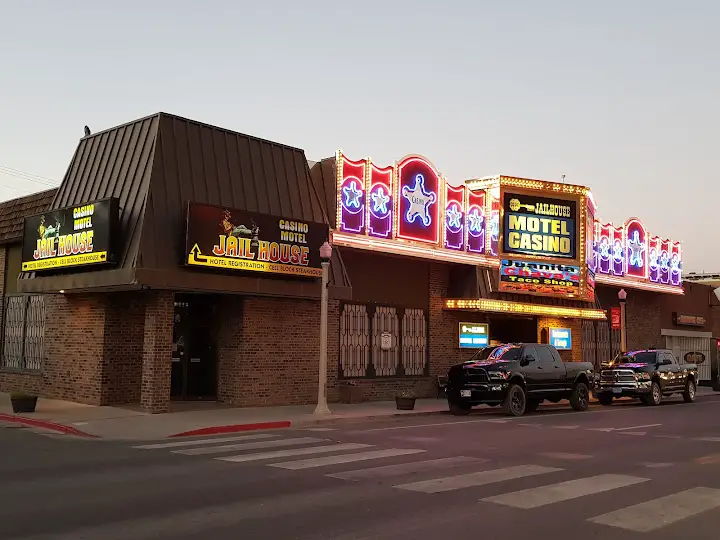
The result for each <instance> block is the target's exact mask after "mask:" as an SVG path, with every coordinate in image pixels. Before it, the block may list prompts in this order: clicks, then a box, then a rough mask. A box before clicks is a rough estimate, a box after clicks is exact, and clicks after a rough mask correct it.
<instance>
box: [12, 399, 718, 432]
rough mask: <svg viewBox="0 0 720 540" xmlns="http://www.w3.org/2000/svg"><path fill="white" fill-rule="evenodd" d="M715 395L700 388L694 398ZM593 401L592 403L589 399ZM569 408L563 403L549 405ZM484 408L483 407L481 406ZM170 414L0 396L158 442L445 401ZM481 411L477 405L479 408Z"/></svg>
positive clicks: (42, 424)
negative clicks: (322, 410)
mask: <svg viewBox="0 0 720 540" xmlns="http://www.w3.org/2000/svg"><path fill="white" fill-rule="evenodd" d="M713 394H714V395H720V393H717V392H713V390H712V389H711V388H708V387H699V388H698V396H708V395H713ZM593 401H595V400H593ZM547 407H548V408H549V407H553V408H564V407H568V404H567V402H560V403H559V404H557V405H548V406H547ZM482 408H486V407H482ZM174 409H175V410H174V412H170V413H167V414H147V413H144V412H142V411H140V410H138V409H137V406H128V407H97V406H93V405H82V404H78V403H71V402H68V401H59V400H53V399H45V398H40V399H39V400H38V405H37V409H36V412H35V413H33V414H13V412H12V408H11V406H10V398H9V396H8V394H2V393H0V426H2V425H3V424H8V425H23V426H27V427H32V428H36V429H41V430H47V431H51V432H56V433H65V434H67V435H75V436H85V437H96V438H102V439H115V440H157V439H164V438H167V437H190V436H199V435H214V434H219V433H234V432H240V431H253V430H260V429H282V428H289V427H306V426H317V425H331V424H338V423H350V422H361V421H365V420H372V419H379V418H382V419H390V418H398V419H399V418H404V417H408V416H420V415H432V414H448V412H447V411H448V409H447V403H446V402H445V400H444V399H419V400H417V402H416V403H415V409H414V410H413V411H398V410H397V408H396V406H395V402H394V401H370V402H365V403H357V404H342V403H332V404H330V410H331V414H330V415H323V416H318V415H315V414H313V413H314V410H315V406H314V405H304V406H288V407H256V408H255V407H254V408H235V407H229V406H227V405H223V404H221V403H214V402H213V403H191V404H188V403H182V404H174ZM478 409H480V407H478Z"/></svg>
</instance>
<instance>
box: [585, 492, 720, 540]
mask: <svg viewBox="0 0 720 540" xmlns="http://www.w3.org/2000/svg"><path fill="white" fill-rule="evenodd" d="M718 507H720V489H711V488H706V487H697V488H693V489H688V490H687V491H681V492H680V493H675V494H674V495H668V496H667V497H661V498H659V499H654V500H651V501H647V502H644V503H640V504H636V505H634V506H628V507H626V508H622V509H621V510H615V511H614V512H610V513H608V514H603V515H601V516H597V517H594V518H590V519H589V520H588V521H590V522H592V523H598V524H600V525H608V526H610V527H617V528H619V529H626V530H629V531H635V532H650V531H654V530H657V529H660V528H661V527H665V526H667V525H670V524H672V523H675V522H676V521H680V520H681V519H685V518H689V517H691V516H695V515H697V514H700V513H702V512H706V511H708V510H712V509H713V508H718Z"/></svg>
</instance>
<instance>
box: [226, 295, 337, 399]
mask: <svg viewBox="0 0 720 540" xmlns="http://www.w3.org/2000/svg"><path fill="white" fill-rule="evenodd" d="M328 320H329V321H330V320H332V317H331V316H330V312H328ZM335 324H336V323H335ZM328 336H330V334H328ZM335 336H337V334H335ZM319 340H320V303H319V302H318V301H316V300H295V299H287V298H268V297H236V298H234V299H228V300H226V311H225V312H224V314H223V318H222V320H221V323H220V328H219V332H218V353H219V354H218V356H219V362H220V364H219V366H220V376H219V388H218V393H219V399H220V400H221V401H225V402H227V403H231V404H233V405H237V406H242V407H260V406H268V405H304V404H311V403H316V402H317V384H318V360H319V355H320V347H319V345H318V343H319ZM335 350H337V348H336V347H335ZM336 356H337V355H336V353H334V352H333V351H332V349H331V348H330V347H329V348H328V375H329V376H331V372H332V371H335V370H333V366H334V365H335V364H334V360H333V358H334V357H336ZM329 378H330V377H329ZM328 386H331V384H329V385H328Z"/></svg>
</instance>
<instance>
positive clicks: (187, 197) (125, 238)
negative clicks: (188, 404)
mask: <svg viewBox="0 0 720 540" xmlns="http://www.w3.org/2000/svg"><path fill="white" fill-rule="evenodd" d="M107 197H117V198H118V199H119V206H120V226H119V229H120V230H119V237H120V242H119V244H118V245H119V251H118V264H117V266H116V267H115V268H113V269H108V270H100V271H81V272H72V273H64V274H62V275H52V276H42V275H39V274H38V275H32V274H24V275H23V276H22V277H21V279H20V281H19V284H18V287H19V290H21V291H23V292H51V291H58V290H60V289H64V290H65V291H66V292H70V291H73V290H75V291H93V290H96V291H101V290H124V289H125V290H126V289H132V288H137V289H139V288H142V287H150V288H164V289H170V290H190V291H205V292H235V293H250V294H252V293H256V294H269V295H278V296H291V297H305V298H314V297H318V296H319V294H320V287H319V284H318V282H317V281H316V280H313V281H308V280H287V279H272V278H271V279H268V278H267V277H256V276H248V275H227V274H216V273H211V272H198V271H196V270H189V269H187V268H185V267H184V266H183V251H184V243H185V239H184V230H185V211H186V203H187V202H188V201H194V202H201V203H207V204H218V205H220V204H222V205H224V206H228V207H231V208H238V209H243V210H248V211H251V212H259V213H264V214H274V215H281V216H285V217H288V218H292V219H298V220H304V221H314V222H318V223H328V218H327V214H328V209H327V207H326V206H325V204H324V203H325V200H321V198H320V197H318V193H317V191H316V188H315V185H314V183H313V181H312V179H311V177H310V169H309V166H308V162H307V159H306V157H305V153H304V151H303V150H301V149H298V148H293V147H290V146H286V145H282V144H279V143H275V142H271V141H267V140H263V139H259V138H256V137H250V136H248V135H243V134H240V133H237V132H234V131H229V130H226V129H222V128H218V127H214V126H210V125H207V124H202V123H200V122H196V121H193V120H188V119H185V118H180V117H178V116H173V115H169V114H166V113H158V114H155V115H153V116H149V117H146V118H142V119H140V120H136V121H134V122H130V123H128V124H125V125H122V126H118V127H115V128H112V129H109V130H106V131H102V132H99V133H95V134H92V135H90V136H88V137H85V138H83V139H81V140H80V143H79V145H78V147H77V150H76V151H75V155H74V156H73V158H72V161H71V162H70V166H69V167H68V170H67V173H66V175H65V178H64V179H63V182H62V184H61V185H60V187H59V189H58V191H57V194H56V195H55V198H54V199H53V201H52V204H51V205H50V209H58V208H63V207H67V206H72V205H76V204H79V203H83V202H87V201H92V200H98V199H103V198H107ZM332 211H333V212H334V208H333V210H332ZM26 215H27V214H26ZM333 251H334V253H333V257H332V260H331V272H330V274H331V275H330V294H331V295H332V296H336V297H343V298H345V297H348V296H349V294H350V283H349V280H348V279H347V273H346V272H345V268H344V266H343V263H342V257H341V255H340V253H339V251H338V250H337V249H335V250H333Z"/></svg>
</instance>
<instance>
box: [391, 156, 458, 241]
mask: <svg viewBox="0 0 720 540" xmlns="http://www.w3.org/2000/svg"><path fill="white" fill-rule="evenodd" d="M396 171H397V173H396V178H397V184H396V185H397V187H396V188H395V189H396V191H395V193H396V197H397V214H396V216H395V219H396V224H397V225H396V236H397V238H402V239H404V240H412V241H415V242H427V243H431V244H438V242H439V240H440V233H441V230H442V229H443V228H444V227H445V225H446V221H445V220H444V219H442V218H443V216H441V215H440V207H439V204H437V203H438V202H439V201H440V195H439V194H440V189H441V188H442V189H444V188H445V180H444V179H443V178H442V177H441V176H440V174H439V173H438V172H437V171H436V170H435V168H434V167H433V166H432V164H431V163H430V162H429V161H428V160H426V159H425V158H423V157H421V156H409V157H406V158H404V159H403V160H402V161H400V162H399V163H398V164H397V166H396ZM443 210H445V208H444V207H443Z"/></svg>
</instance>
